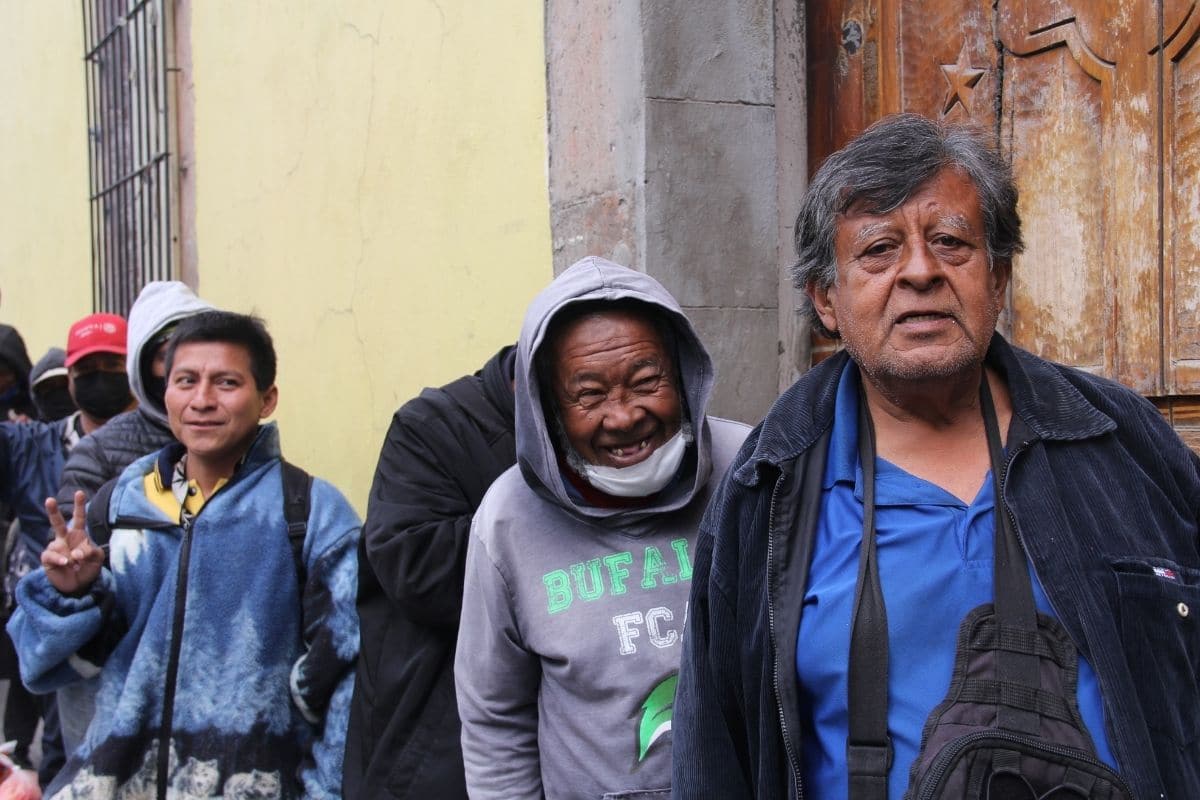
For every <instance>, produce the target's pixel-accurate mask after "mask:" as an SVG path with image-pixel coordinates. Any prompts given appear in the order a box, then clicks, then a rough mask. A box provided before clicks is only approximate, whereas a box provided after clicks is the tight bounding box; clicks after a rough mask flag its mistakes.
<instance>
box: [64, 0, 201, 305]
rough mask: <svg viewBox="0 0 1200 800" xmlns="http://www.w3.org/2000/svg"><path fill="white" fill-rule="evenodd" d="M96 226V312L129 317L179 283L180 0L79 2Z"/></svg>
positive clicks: (92, 222) (93, 214)
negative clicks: (163, 283)
mask: <svg viewBox="0 0 1200 800" xmlns="http://www.w3.org/2000/svg"><path fill="white" fill-rule="evenodd" d="M82 2H83V33H84V47H85V55H84V72H85V78H86V82H87V114H88V163H89V173H90V191H89V195H90V200H91V228H92V304H93V307H94V308H96V309H97V310H104V311H111V312H114V313H118V314H128V313H129V307H130V306H131V305H133V301H134V299H135V298H136V297H137V293H138V292H139V291H140V290H141V288H142V286H144V285H145V284H146V283H147V282H148V281H152V280H163V279H168V278H171V277H173V269H174V267H173V265H174V264H175V262H176V261H177V258H176V257H175V242H176V239H177V237H176V235H175V231H176V229H177V228H178V223H177V222H176V221H175V219H174V216H175V215H176V214H177V203H176V192H177V180H176V175H175V170H174V168H173V166H172V158H171V151H172V145H173V139H172V136H173V134H174V132H173V121H174V111H173V109H174V105H175V91H174V77H173V73H174V71H173V70H172V68H171V67H170V66H169V62H170V60H171V58H172V57H173V42H174V40H173V30H172V19H171V10H172V9H171V6H172V3H173V2H174V0H82Z"/></svg>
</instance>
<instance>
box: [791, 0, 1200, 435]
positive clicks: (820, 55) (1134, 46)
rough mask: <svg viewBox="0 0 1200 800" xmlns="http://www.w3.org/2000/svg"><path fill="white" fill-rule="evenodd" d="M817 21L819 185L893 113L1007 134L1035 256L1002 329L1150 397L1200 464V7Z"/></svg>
mask: <svg viewBox="0 0 1200 800" xmlns="http://www.w3.org/2000/svg"><path fill="white" fill-rule="evenodd" d="M808 8H809V12H808V13H809V19H808V22H809V50H808V52H809V56H810V71H809V82H808V90H809V104H808V108H809V133H810V139H809V153H810V167H811V168H812V169H815V168H816V166H817V165H818V164H819V163H820V162H821V160H822V159H824V157H825V156H826V155H828V154H829V153H830V152H832V151H833V150H834V149H836V148H838V147H840V146H842V145H843V144H845V143H846V141H848V140H849V139H850V138H851V137H852V136H854V135H855V134H856V133H858V132H859V131H861V130H862V129H863V128H864V127H865V126H866V125H868V124H870V123H871V122H873V121H874V120H876V119H878V118H879V117H880V116H882V115H883V114H885V113H889V112H891V111H894V110H906V111H917V112H919V113H922V114H926V115H928V116H941V117H945V118H950V119H971V120H974V121H975V122H977V123H979V124H981V125H983V126H985V127H986V128H988V129H989V130H993V131H995V135H996V136H997V141H998V143H999V145H1000V147H1001V150H1002V151H1003V152H1004V153H1006V154H1007V155H1008V156H1009V158H1011V160H1012V165H1013V171H1014V175H1015V177H1016V180H1017V183H1018V186H1019V188H1020V192H1021V215H1022V219H1023V221H1024V223H1025V234H1026V241H1027V249H1026V252H1025V254H1024V255H1023V256H1021V257H1020V258H1019V259H1018V261H1017V263H1016V265H1015V268H1014V278H1013V283H1012V289H1011V298H1010V301H1011V302H1010V304H1009V309H1008V312H1007V314H1006V317H1005V319H1004V320H1002V327H1003V328H1004V329H1005V330H1006V332H1008V333H1009V334H1010V335H1011V337H1012V339H1013V340H1014V341H1015V342H1016V343H1017V344H1019V345H1021V346H1022V347H1025V348H1028V349H1030V350H1032V351H1033V352H1036V353H1038V354H1040V355H1042V356H1044V357H1046V358H1049V359H1052V360H1055V361H1060V362H1063V363H1067V364H1071V365H1074V366H1078V367H1080V368H1082V369H1086V370H1088V371H1091V372H1095V373H1098V374H1102V375H1106V376H1108V377H1111V378H1114V379H1116V380H1119V381H1121V382H1122V383H1125V384H1126V385H1128V386H1131V387H1133V388H1135V389H1137V390H1138V391H1140V392H1142V393H1143V394H1146V395H1147V396H1149V397H1152V398H1153V399H1154V400H1155V402H1156V403H1157V404H1158V405H1159V407H1160V408H1161V409H1162V410H1163V413H1164V414H1166V415H1167V416H1168V418H1170V419H1171V420H1172V422H1174V423H1175V424H1176V426H1177V428H1179V429H1180V432H1181V433H1182V434H1183V435H1184V437H1185V439H1187V440H1188V441H1189V442H1190V443H1191V444H1192V445H1193V446H1194V447H1200V427H1196V426H1197V424H1198V423H1200V180H1198V178H1200V65H1198V63H1197V62H1198V61H1200V52H1197V51H1198V50H1200V7H1198V3H1197V0H905V2H902V3H901V2H888V1H887V0H846V1H844V2H837V1H836V0H827V1H826V2H821V3H809V4H808ZM815 352H817V351H815Z"/></svg>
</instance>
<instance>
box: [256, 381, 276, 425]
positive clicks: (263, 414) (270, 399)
mask: <svg viewBox="0 0 1200 800" xmlns="http://www.w3.org/2000/svg"><path fill="white" fill-rule="evenodd" d="M262 400H263V407H262V411H260V412H258V418H259V419H266V418H267V417H269V416H271V415H272V414H273V413H275V406H276V404H277V403H279V388H278V387H277V386H275V385H274V384H271V388H269V389H267V390H266V391H265V392H263V393H262Z"/></svg>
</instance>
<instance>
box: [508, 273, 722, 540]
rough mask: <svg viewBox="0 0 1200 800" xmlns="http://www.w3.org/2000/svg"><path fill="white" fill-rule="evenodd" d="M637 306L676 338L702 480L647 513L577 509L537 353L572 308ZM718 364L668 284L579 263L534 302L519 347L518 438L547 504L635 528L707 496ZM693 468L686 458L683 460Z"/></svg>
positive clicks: (684, 485) (675, 487) (523, 464)
mask: <svg viewBox="0 0 1200 800" xmlns="http://www.w3.org/2000/svg"><path fill="white" fill-rule="evenodd" d="M620 299H631V300H638V301H641V302H643V303H646V304H648V305H651V306H655V307H657V308H658V309H660V310H661V311H662V313H663V315H664V316H665V317H666V318H667V320H668V321H669V322H670V323H671V326H672V328H673V329H674V332H675V350H676V352H675V353H674V354H673V356H674V358H675V362H676V368H677V370H678V372H679V376H680V381H681V383H682V384H683V386H682V394H683V397H684V404H685V408H684V413H685V415H686V416H687V417H688V419H689V420H690V422H691V423H692V428H693V432H694V434H695V437H696V441H695V444H694V445H693V447H694V448H695V455H696V458H695V474H694V475H693V476H692V479H691V480H689V481H686V482H679V481H676V482H675V483H674V484H672V485H671V486H669V487H668V488H667V489H664V490H663V492H662V493H661V496H660V497H659V499H658V501H657V502H656V503H654V504H653V505H650V506H647V507H643V508H635V509H629V508H598V507H595V506H590V505H586V504H581V503H576V502H575V501H574V500H573V499H572V497H571V495H570V494H569V493H568V492H567V489H566V487H565V486H564V484H563V478H562V476H561V473H560V471H559V466H558V457H557V455H556V453H555V449H554V440H553V436H552V434H551V432H550V429H549V427H548V425H547V421H546V418H545V415H544V414H543V412H542V398H541V395H540V388H539V387H540V384H539V381H538V376H537V375H536V374H535V373H536V364H537V359H536V355H537V352H538V350H539V349H540V348H541V346H542V344H543V337H544V336H545V333H546V330H547V328H548V327H549V324H550V321H551V320H553V319H554V317H555V316H556V315H558V314H559V312H561V311H562V310H563V309H565V308H566V307H568V306H570V305H573V304H575V303H580V302H584V301H589V300H620ZM712 385H713V365H712V359H711V358H709V355H708V352H707V351H706V350H705V349H704V345H703V344H701V342H700V337H699V336H697V335H696V331H695V329H694V328H693V327H692V324H691V322H689V321H688V319H687V317H685V316H684V314H683V311H682V310H681V309H680V307H679V304H678V303H676V302H675V298H674V297H672V296H671V294H670V293H669V292H668V291H667V290H666V289H665V288H663V286H662V284H660V283H659V282H658V281H656V280H654V278H652V277H650V276H649V275H646V274H644V273H641V272H635V271H634V270H631V269H628V268H626V267H622V266H620V265H618V264H614V263H612V262H611V261H605V260H604V259H602V258H596V257H591V258H585V259H583V260H582V261H578V262H576V263H575V264H573V265H572V266H571V267H570V268H569V269H567V270H566V271H565V272H563V273H562V274H561V275H559V276H558V277H557V278H555V279H554V281H553V282H551V283H550V285H549V286H547V287H546V288H545V289H543V290H542V291H541V292H540V293H539V294H538V295H537V297H535V298H534V299H533V302H532V303H530V305H529V309H528V311H527V312H526V314H525V322H524V325H522V327H521V338H520V340H519V341H518V343H517V366H516V396H515V400H516V435H517V463H518V464H519V465H520V468H521V474H522V476H523V477H524V478H525V482H526V483H527V484H528V485H529V487H530V488H531V489H533V491H534V492H536V493H537V494H538V495H539V496H541V497H543V498H545V499H546V500H548V501H550V502H552V503H554V504H556V505H559V506H562V507H563V508H564V509H566V510H567V511H568V512H569V513H571V514H572V515H574V516H576V517H579V518H583V519H591V520H608V519H611V518H620V520H621V522H622V523H623V524H629V523H632V522H635V521H637V520H640V519H642V518H646V517H651V516H654V515H657V514H661V513H663V512H667V511H674V510H677V509H680V508H683V507H684V506H686V505H687V504H688V502H689V501H690V500H691V499H692V497H694V496H695V495H696V493H697V492H698V491H701V490H703V488H704V486H705V484H706V483H707V482H708V477H709V474H710V472H711V471H712V462H711V456H710V451H711V438H712V436H711V432H710V431H709V426H708V419H707V417H706V416H705V412H706V410H707V408H708V400H709V396H710V395H711V394H712ZM684 463H685V464H687V463H688V461H687V460H685V462H684Z"/></svg>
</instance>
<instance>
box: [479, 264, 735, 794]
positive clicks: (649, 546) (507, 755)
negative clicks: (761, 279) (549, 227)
mask: <svg viewBox="0 0 1200 800" xmlns="http://www.w3.org/2000/svg"><path fill="white" fill-rule="evenodd" d="M712 383H713V366H712V361H711V360H710V358H709V356H708V354H707V353H706V352H705V350H704V346H703V345H702V344H701V343H700V340H699V338H698V337H697V335H696V332H695V330H694V329H693V328H692V326H691V323H690V322H688V320H687V318H686V317H685V316H684V315H683V312H682V311H681V310H680V308H679V305H678V304H677V303H676V302H675V300H674V298H672V297H671V295H670V294H669V293H668V292H667V291H666V289H664V288H663V287H662V286H661V285H660V284H659V283H658V282H657V281H655V280H654V279H653V278H651V277H649V276H648V275H645V274H642V273H639V272H634V271H632V270H629V269H626V268H624V267H621V266H618V265H616V264H613V263H611V262H608V261H604V260H602V259H599V258H587V259H584V260H583V261H580V262H578V263H577V264H575V265H574V266H572V267H571V268H570V269H568V270H567V271H566V272H564V273H563V274H562V275H560V276H559V277H558V278H556V279H555V280H554V281H553V282H552V283H551V284H550V285H549V286H548V287H547V288H546V289H545V290H543V291H542V292H541V293H540V294H539V295H538V296H537V297H536V298H535V299H534V301H533V303H532V304H531V305H530V308H529V310H528V311H527V313H526V317H525V324H524V326H523V328H522V331H521V337H520V341H519V343H518V349H517V365H516V389H515V391H516V394H515V402H516V445H517V465H516V466H515V467H513V468H511V469H509V470H508V471H507V472H505V473H504V474H503V475H501V476H500V477H499V478H498V479H497V480H496V482H495V483H494V484H493V485H492V487H491V489H490V490H489V491H488V493H487V495H486V496H485V497H484V500H483V503H482V505H481V506H480V507H479V510H478V511H477V513H476V515H475V519H474V524H473V526H472V531H471V541H470V545H469V548H468V553H467V566H466V583H465V592H464V596H463V614H462V624H461V627H460V631H459V638H458V652H457V657H456V661H455V678H456V685H457V690H458V706H459V711H460V714H461V716H462V744H463V757H464V765H465V768H466V778H467V788H468V791H469V793H470V795H471V797H472V798H473V800H487V799H488V798H505V799H506V800H511V798H541V797H543V796H545V797H552V798H556V800H557V798H575V797H578V798H591V799H594V798H600V797H607V796H609V795H613V796H620V797H626V796H635V795H632V794H629V793H637V794H636V796H637V797H639V798H649V797H664V798H665V797H667V796H668V795H669V793H670V775H671V746H670V735H669V732H670V728H671V708H672V703H673V699H674V693H675V681H676V676H677V674H678V669H679V657H680V637H681V635H682V632H683V628H684V623H685V622H686V616H687V599H688V587H689V582H690V579H691V572H692V566H691V564H692V562H691V558H692V548H693V545H694V543H695V541H696V534H697V527H698V525H699V522H700V517H701V515H702V514H703V511H704V508H705V505H706V503H707V501H708V497H709V494H710V492H711V490H712V488H713V487H715V486H716V485H717V483H718V482H719V480H720V478H721V475H722V474H723V472H724V471H725V468H726V466H727V465H728V464H729V462H730V461H731V460H732V458H733V456H734V454H735V452H736V450H737V448H738V446H739V445H740V444H741V442H742V440H743V439H744V438H745V436H746V433H747V430H748V429H747V428H746V426H744V425H741V424H740V423H735V422H729V421H727V420H721V419H716V418H713V417H709V416H707V415H706V413H705V410H706V408H707V405H708V400H709V395H710V393H711V390H712Z"/></svg>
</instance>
